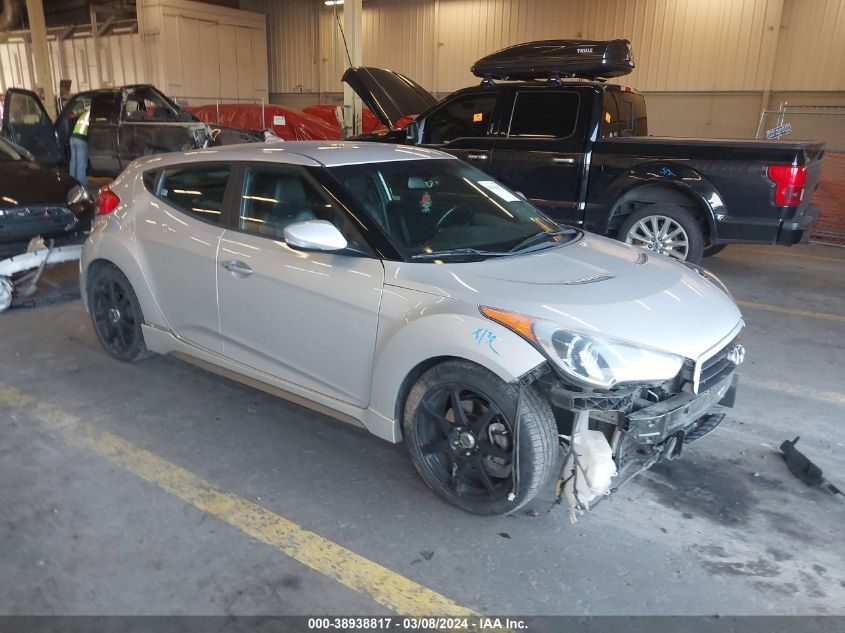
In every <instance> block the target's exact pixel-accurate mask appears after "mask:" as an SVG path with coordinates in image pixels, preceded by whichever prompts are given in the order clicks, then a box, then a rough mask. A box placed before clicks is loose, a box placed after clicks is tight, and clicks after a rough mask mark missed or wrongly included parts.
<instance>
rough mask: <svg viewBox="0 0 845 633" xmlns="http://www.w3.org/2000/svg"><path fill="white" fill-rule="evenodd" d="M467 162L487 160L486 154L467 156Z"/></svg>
mask: <svg viewBox="0 0 845 633" xmlns="http://www.w3.org/2000/svg"><path fill="white" fill-rule="evenodd" d="M467 159H468V160H487V154H467Z"/></svg>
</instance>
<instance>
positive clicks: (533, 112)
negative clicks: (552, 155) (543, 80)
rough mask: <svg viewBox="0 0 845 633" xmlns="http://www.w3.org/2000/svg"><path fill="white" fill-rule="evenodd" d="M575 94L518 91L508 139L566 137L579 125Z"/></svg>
mask: <svg viewBox="0 0 845 633" xmlns="http://www.w3.org/2000/svg"><path fill="white" fill-rule="evenodd" d="M579 100H580V99H579V97H578V93H577V92H571V91H569V92H565V91H556V90H532V91H530V92H529V91H524V92H518V93H517V95H516V101H515V102H514V104H513V114H512V115H511V124H510V130H509V132H508V136H509V137H511V138H513V137H520V136H525V137H531V138H566V137H567V136H570V135H571V134H572V133H573V132H574V131H575V125H576V124H577V123H578V102H579Z"/></svg>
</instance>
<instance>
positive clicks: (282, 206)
mask: <svg viewBox="0 0 845 633" xmlns="http://www.w3.org/2000/svg"><path fill="white" fill-rule="evenodd" d="M308 220H327V221H328V222H331V223H332V224H334V225H335V226H336V227H337V228H338V229H339V230H340V232H341V233H343V235H344V237H345V238H346V240H347V242H350V243H354V244H359V245H360V244H361V243H362V240H361V238H360V237H359V236H358V234H357V233H356V232H355V231H354V230H353V229H352V226H351V224H350V223H349V221H348V219H347V217H346V214H345V213H344V212H342V211H341V210H340V209H338V208H337V207H336V206H335V205H334V204H333V203H332V202H331V201H330V200H329V199H327V198H326V197H325V196H324V195H323V194H321V193H320V192H319V191H318V189H317V187H316V186H315V185H313V184H312V183H311V181H310V180H309V179H308V178H307V177H306V176H305V174H304V173H303V172H301V171H298V170H293V169H279V168H263V167H251V168H249V169H247V171H246V175H245V176H244V190H243V194H242V196H241V204H240V213H239V217H238V228H240V230H242V231H246V232H247V233H254V234H255V235H263V236H265V237H270V238H273V239H284V236H285V227H287V226H290V225H291V224H294V223H296V222H306V221H308Z"/></svg>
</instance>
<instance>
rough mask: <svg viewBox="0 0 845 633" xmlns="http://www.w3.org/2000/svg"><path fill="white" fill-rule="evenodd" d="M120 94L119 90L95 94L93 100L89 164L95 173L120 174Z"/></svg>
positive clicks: (89, 134) (89, 138)
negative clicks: (118, 149)
mask: <svg viewBox="0 0 845 633" xmlns="http://www.w3.org/2000/svg"><path fill="white" fill-rule="evenodd" d="M119 111H120V93H119V92H118V91H117V90H103V91H100V92H95V93H94V96H93V98H92V99H91V119H90V120H91V123H90V125H89V126H88V162H89V163H91V169H92V170H93V171H95V172H100V173H105V174H118V173H120V163H118V160H117V120H118V116H119Z"/></svg>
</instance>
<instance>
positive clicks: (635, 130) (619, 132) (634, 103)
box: [601, 90, 648, 138]
mask: <svg viewBox="0 0 845 633" xmlns="http://www.w3.org/2000/svg"><path fill="white" fill-rule="evenodd" d="M601 135H602V137H604V138H614V137H617V136H622V137H630V136H648V118H647V117H646V109H645V98H644V97H643V96H642V95H641V94H636V93H633V92H620V91H617V90H606V91H605V93H604V113H603V115H602V122H601Z"/></svg>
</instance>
